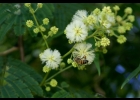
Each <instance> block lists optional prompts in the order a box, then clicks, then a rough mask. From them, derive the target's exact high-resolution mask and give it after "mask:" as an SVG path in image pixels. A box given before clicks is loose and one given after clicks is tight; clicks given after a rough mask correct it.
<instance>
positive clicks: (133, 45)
mask: <svg viewBox="0 0 140 100" xmlns="http://www.w3.org/2000/svg"><path fill="white" fill-rule="evenodd" d="M14 5H15V4H0V11H1V14H0V52H3V51H5V50H8V49H10V48H11V47H13V46H18V42H19V37H20V36H22V37H23V47H24V56H25V63H26V64H28V65H30V66H32V67H33V69H35V70H36V71H37V72H38V73H39V74H41V75H42V76H44V73H43V72H42V67H43V65H42V64H41V61H40V59H39V57H38V54H39V53H40V52H42V51H43V50H44V49H45V46H44V45H45V44H44V42H43V39H42V37H41V35H40V34H38V35H37V36H36V35H34V33H33V32H32V30H30V29H28V28H27V27H26V26H25V22H26V20H28V19H32V16H31V14H30V13H29V11H28V9H25V7H24V5H23V4H20V5H21V10H22V12H21V14H20V15H15V14H14V13H13V12H14V11H16V10H17V9H16V8H14ZM33 5H34V6H35V4H33ZM114 5H118V6H119V7H120V9H121V10H120V11H119V14H120V15H122V14H123V12H124V9H125V8H126V7H131V8H132V9H133V15H134V16H135V19H136V21H135V22H134V28H133V29H132V30H131V31H129V32H127V33H126V36H127V42H126V43H124V44H121V45H120V44H118V43H117V42H116V39H115V38H111V45H110V46H109V47H108V48H107V49H108V53H107V54H99V61H100V70H101V71H100V76H99V74H98V71H97V69H96V67H95V64H94V63H93V64H92V65H90V66H87V70H84V71H79V70H77V69H75V68H71V69H69V70H66V71H65V72H63V73H61V74H60V75H58V76H57V77H56V79H57V80H58V82H59V83H58V84H59V85H60V84H61V82H63V81H66V82H67V83H68V84H69V85H70V87H68V88H66V90H67V91H71V92H72V91H79V90H82V91H84V92H85V91H86V92H87V93H89V94H90V93H91V94H94V95H95V94H96V95H95V96H94V97H101V98H102V97H108V98H110V97H115V98H116V97H129V96H130V95H133V96H132V97H140V94H139V93H140V85H139V84H138V83H140V80H138V78H136V77H134V78H133V82H132V83H133V84H130V83H128V84H126V85H125V86H124V88H123V89H121V85H122V83H123V82H124V80H125V79H126V78H127V76H128V75H129V73H131V72H132V71H133V70H135V69H136V68H137V67H138V65H139V63H140V53H139V51H140V45H139V44H140V30H139V28H140V17H139V16H140V12H139V9H140V4H139V3H134V4H131V3H44V5H43V8H42V9H43V10H41V9H39V11H37V13H36V16H37V18H38V21H39V22H40V23H41V21H42V19H43V18H45V17H47V18H49V20H50V25H49V26H54V25H55V26H57V27H58V28H59V31H58V33H57V34H56V35H55V36H53V37H51V38H49V39H48V41H49V42H48V43H49V46H50V47H51V48H52V49H58V50H59V51H60V53H61V55H63V54H65V53H66V52H67V51H68V50H69V49H70V48H71V46H72V45H70V44H68V40H67V39H66V37H65V35H64V29H65V27H66V26H67V24H69V23H70V21H71V18H72V15H73V14H74V13H75V12H76V11H77V10H80V9H85V10H87V11H89V12H90V11H92V10H94V9H95V8H100V9H102V7H104V6H111V7H113V6H114ZM7 8H9V10H10V11H9V10H8V9H7ZM4 9H7V10H4ZM49 26H48V29H49ZM6 57H12V58H15V59H19V60H21V59H20V52H19V50H18V51H15V52H12V53H9V54H8V55H6ZM118 65H121V66H123V67H124V69H125V71H124V72H123V73H119V72H117V71H116V68H117V66H118ZM54 73H56V71H52V72H51V73H50V76H51V75H53V74H54ZM134 80H135V81H134ZM137 84H138V85H137ZM135 85H136V86H135ZM135 87H137V89H136V88H135ZM73 88H74V89H75V90H73ZM58 90H59V91H60V89H57V88H53V89H52V90H51V91H50V92H45V94H46V95H47V96H48V97H49V96H52V94H53V93H54V92H57V91H58ZM43 91H45V90H43ZM82 91H81V92H82ZM61 92H62V94H63V93H64V94H66V95H70V94H69V93H67V92H65V91H62V90H61ZM59 93H60V92H59ZM59 93H55V95H53V96H52V97H55V96H57V95H58V94H59ZM72 93H75V94H74V96H73V97H78V96H79V97H84V96H81V95H80V92H77V94H76V92H72ZM78 93H79V94H78ZM89 94H88V95H89ZM85 95H86V93H85ZM70 97H71V96H70ZM89 97H93V96H92V95H89Z"/></svg>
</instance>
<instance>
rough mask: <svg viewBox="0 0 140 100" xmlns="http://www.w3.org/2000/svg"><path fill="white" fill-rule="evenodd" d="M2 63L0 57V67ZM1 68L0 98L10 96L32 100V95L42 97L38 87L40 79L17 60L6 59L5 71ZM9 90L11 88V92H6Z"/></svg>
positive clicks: (41, 91) (28, 67) (29, 68)
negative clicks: (30, 99)
mask: <svg viewBox="0 0 140 100" xmlns="http://www.w3.org/2000/svg"><path fill="white" fill-rule="evenodd" d="M2 61H3V59H2V57H0V65H2V64H1V63H2ZM3 68H4V67H3ZM3 68H2V67H0V70H2V72H1V73H0V74H4V75H1V76H0V79H1V80H2V82H1V85H0V86H1V87H0V97H3V98H4V97H6V96H8V97H12V96H11V95H13V97H21V98H33V97H34V95H38V96H41V97H43V90H42V88H41V87H40V86H39V83H40V82H38V81H41V80H42V77H41V76H40V75H39V74H38V73H37V72H36V71H35V70H33V69H32V68H31V67H30V66H28V65H26V64H24V63H23V62H21V61H19V60H15V59H12V58H8V59H7V63H6V66H5V70H3ZM3 71H4V72H3ZM2 83H3V84H2ZM7 85H8V87H7ZM9 86H10V87H9ZM9 88H12V89H11V91H13V92H11V91H8V89H9ZM6 91H8V92H6ZM9 94H10V95H9Z"/></svg>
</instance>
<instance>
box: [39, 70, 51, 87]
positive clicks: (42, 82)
mask: <svg viewBox="0 0 140 100" xmlns="http://www.w3.org/2000/svg"><path fill="white" fill-rule="evenodd" d="M48 74H49V72H48V73H46V75H45V76H44V78H43V80H42V81H41V83H40V84H39V85H40V86H42V85H43V84H44V82H45V80H46V78H47V76H48Z"/></svg>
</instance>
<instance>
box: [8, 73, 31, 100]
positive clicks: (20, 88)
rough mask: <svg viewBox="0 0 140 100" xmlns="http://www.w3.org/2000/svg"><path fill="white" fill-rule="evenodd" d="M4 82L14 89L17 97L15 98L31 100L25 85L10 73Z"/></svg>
mask: <svg viewBox="0 0 140 100" xmlns="http://www.w3.org/2000/svg"><path fill="white" fill-rule="evenodd" d="M6 81H7V82H8V84H10V85H11V86H12V87H13V88H14V90H15V93H16V94H17V95H18V96H17V97H21V98H28V97H29V98H33V95H32V93H31V91H30V89H29V88H28V86H27V85H26V84H25V83H23V81H22V80H19V79H18V77H16V76H15V75H13V74H12V73H10V74H9V76H8V77H7V78H6ZM6 89H7V88H6ZM11 94H12V93H11Z"/></svg>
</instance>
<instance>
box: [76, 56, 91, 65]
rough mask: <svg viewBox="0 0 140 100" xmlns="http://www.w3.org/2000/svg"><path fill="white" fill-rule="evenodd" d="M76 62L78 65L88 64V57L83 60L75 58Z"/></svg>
mask: <svg viewBox="0 0 140 100" xmlns="http://www.w3.org/2000/svg"><path fill="white" fill-rule="evenodd" d="M74 61H75V62H76V63H77V64H78V65H84V64H87V63H88V60H86V56H83V57H82V58H80V57H75V58H74Z"/></svg>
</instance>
